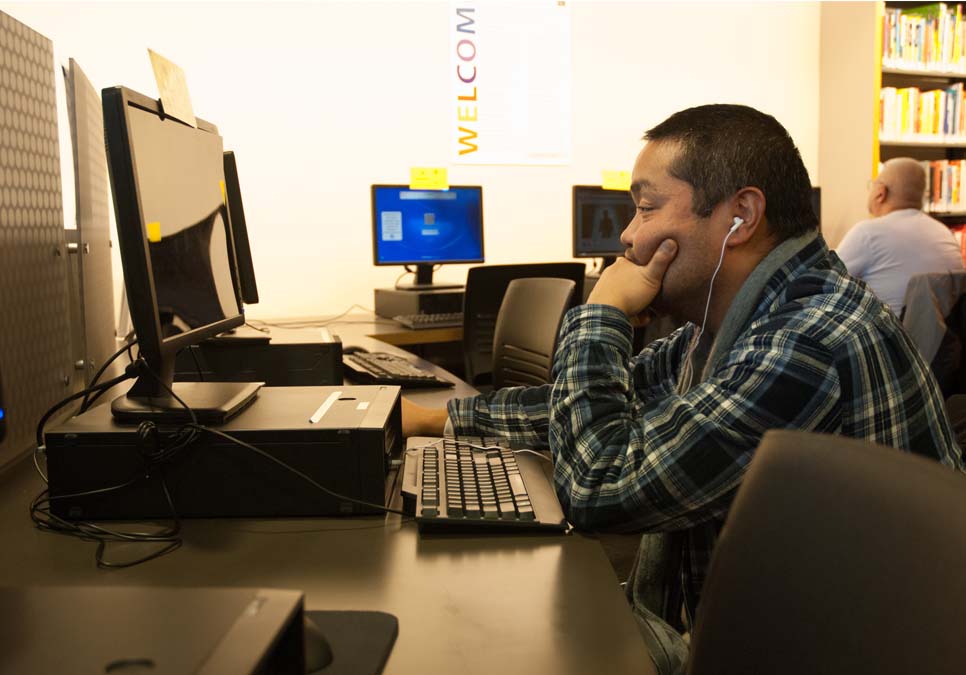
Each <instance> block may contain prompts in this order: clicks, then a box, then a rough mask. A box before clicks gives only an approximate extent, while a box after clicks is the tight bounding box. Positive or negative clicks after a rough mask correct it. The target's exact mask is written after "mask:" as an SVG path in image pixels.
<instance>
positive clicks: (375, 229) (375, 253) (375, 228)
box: [369, 183, 486, 267]
mask: <svg viewBox="0 0 966 675" xmlns="http://www.w3.org/2000/svg"><path fill="white" fill-rule="evenodd" d="M449 187H450V189H454V188H458V189H472V190H479V193H480V257H479V258H466V259H460V260H392V261H387V262H380V260H379V243H378V242H379V222H378V215H377V213H376V190H378V189H382V188H392V189H400V190H411V189H413V188H411V187H410V186H409V185H393V184H385V183H380V184H376V185H372V186H370V192H369V194H370V199H371V202H372V264H373V265H376V266H377V267H390V266H393V265H396V266H398V265H458V264H461V263H481V262H485V261H486V242H485V239H484V236H483V235H484V232H485V230H484V227H483V186H482V185H450V186H449ZM417 189H420V190H421V189H422V188H417ZM440 192H443V190H440Z"/></svg>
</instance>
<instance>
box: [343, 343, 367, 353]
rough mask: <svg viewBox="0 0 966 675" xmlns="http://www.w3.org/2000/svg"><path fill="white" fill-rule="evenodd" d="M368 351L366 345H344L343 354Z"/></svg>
mask: <svg viewBox="0 0 966 675" xmlns="http://www.w3.org/2000/svg"><path fill="white" fill-rule="evenodd" d="M368 351H369V350H368V349H366V348H365V347H360V346H359V345H342V353H343V354H356V353H358V352H362V353H363V354H364V353H366V352H368Z"/></svg>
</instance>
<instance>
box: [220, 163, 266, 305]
mask: <svg viewBox="0 0 966 675" xmlns="http://www.w3.org/2000/svg"><path fill="white" fill-rule="evenodd" d="M224 165H225V199H227V201H228V219H229V220H230V221H231V235H232V241H233V242H234V244H235V261H236V262H237V263H238V290H239V291H240V292H241V298H242V300H243V301H244V302H245V304H246V305H254V304H256V303H258V286H257V284H256V283H255V265H254V263H253V262H252V247H251V243H250V242H249V240H248V225H247V224H246V223H245V208H244V206H243V205H242V196H241V187H240V186H239V183H238V166H237V164H236V162H235V153H234V152H232V151H231V150H226V151H225V155H224Z"/></svg>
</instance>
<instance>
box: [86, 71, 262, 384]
mask: <svg viewBox="0 0 966 675" xmlns="http://www.w3.org/2000/svg"><path fill="white" fill-rule="evenodd" d="M101 98H102V103H103V107H104V139H105V143H106V144H107V153H108V158H109V160H110V161H108V173H109V175H110V180H111V190H112V193H113V196H114V200H113V201H114V215H115V220H116V225H117V239H118V245H119V250H120V254H121V266H122V268H123V271H124V285H125V288H126V289H127V299H128V304H129V307H130V311H131V321H132V323H133V324H134V330H135V332H136V333H137V337H138V349H139V351H140V354H141V356H142V357H144V358H145V360H146V361H147V364H148V367H149V368H152V370H155V369H161V368H162V364H163V363H164V362H165V360H166V358H167V360H168V362H173V357H174V355H175V354H176V353H177V352H178V351H179V350H180V349H182V348H184V347H187V346H189V345H193V344H197V343H199V342H201V341H202V340H204V339H206V338H209V337H212V336H214V335H217V334H219V333H223V332H224V331H226V330H229V329H231V328H235V327H236V326H241V325H242V324H244V323H245V317H244V314H243V313H242V311H241V309H242V300H241V297H240V295H239V291H238V274H237V270H236V269H235V249H234V238H233V236H232V232H231V222H230V220H229V219H227V218H226V220H225V223H226V227H227V228H228V232H226V235H227V237H226V241H227V245H228V248H229V251H228V253H229V255H228V260H229V268H230V270H231V275H232V288H233V289H234V293H235V302H236V305H237V306H238V308H239V313H238V314H236V315H235V316H230V317H226V318H225V319H222V320H220V321H216V322H214V323H210V324H207V325H205V326H200V327H198V328H194V329H192V330H189V331H186V332H184V333H179V334H177V335H173V336H171V337H168V338H164V337H163V336H162V330H161V317H160V313H159V311H158V297H157V292H156V290H155V285H154V271H153V268H152V267H151V255H150V251H149V247H148V236H147V228H146V225H145V222H144V212H143V210H142V208H141V195H140V192H139V191H138V188H137V157H135V156H134V151H133V147H132V142H131V141H132V139H131V134H130V129H129V126H128V119H127V114H126V113H127V109H128V107H129V106H130V107H134V108H138V109H141V110H143V111H145V112H149V113H152V114H154V115H157V116H158V117H161V118H162V119H164V120H165V121H170V122H172V123H176V124H184V122H181V121H179V120H177V119H175V118H173V117H166V116H165V115H164V110H163V106H162V105H161V102H160V101H158V100H155V99H152V98H150V97H148V96H145V95H143V94H140V93H138V92H136V91H133V90H131V89H128V88H126V87H108V88H105V89H104V90H102V92H101ZM196 123H197V128H198V130H200V131H204V132H208V133H214V134H217V133H218V128H217V127H216V126H215V125H213V124H209V123H208V122H205V121H204V120H202V119H200V118H196ZM184 126H186V127H188V128H191V125H188V124H184ZM226 212H227V207H226ZM137 298H150V302H138V301H137V300H136V299H137ZM156 374H159V375H162V376H163V373H156Z"/></svg>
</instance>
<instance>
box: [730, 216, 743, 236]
mask: <svg viewBox="0 0 966 675" xmlns="http://www.w3.org/2000/svg"><path fill="white" fill-rule="evenodd" d="M744 224H745V221H744V220H742V219H741V217H740V216H735V224H734V225H732V226H731V229H730V230H728V234H734V233H735V230H737V229H738V228H739V227H741V226H742V225H744Z"/></svg>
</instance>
